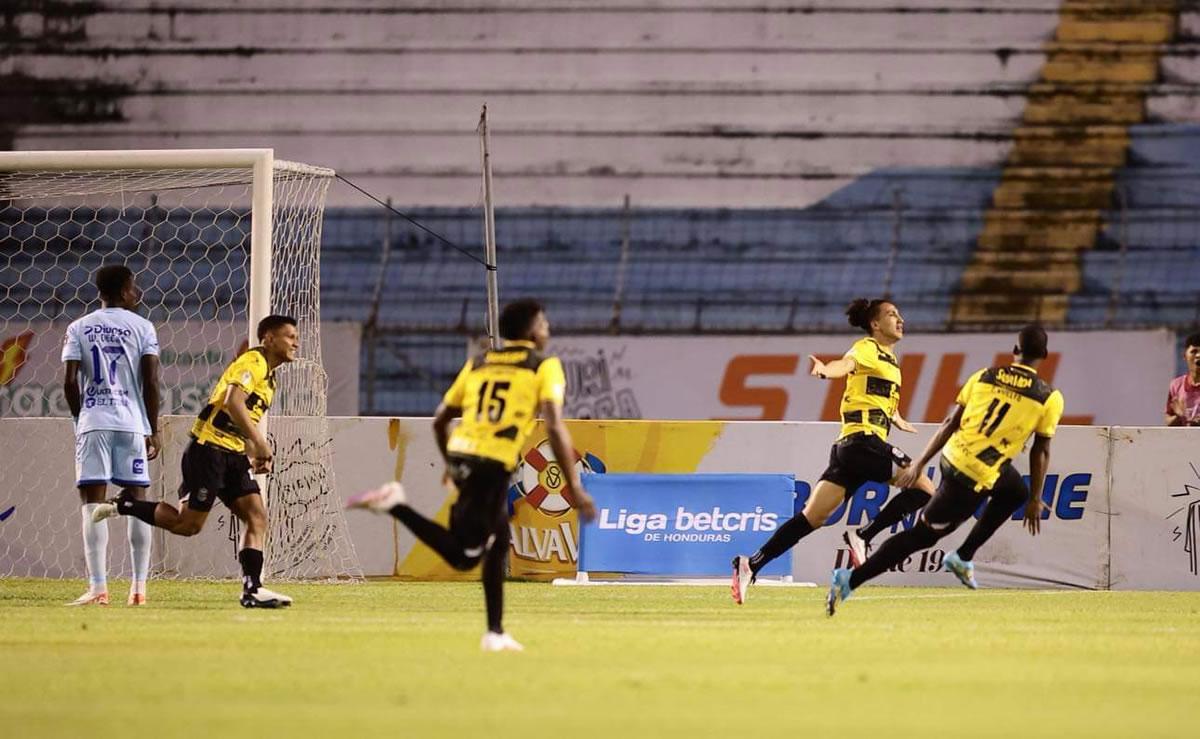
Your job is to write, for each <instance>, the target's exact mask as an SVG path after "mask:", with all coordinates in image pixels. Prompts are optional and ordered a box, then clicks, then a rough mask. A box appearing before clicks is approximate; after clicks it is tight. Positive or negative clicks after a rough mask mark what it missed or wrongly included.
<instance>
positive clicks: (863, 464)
mask: <svg viewBox="0 0 1200 739" xmlns="http://www.w3.org/2000/svg"><path fill="white" fill-rule="evenodd" d="M910 464H912V457H910V456H908V455H907V454H905V453H904V452H902V451H901V450H900V449H899V447H894V446H892V445H891V444H889V443H887V442H886V441H884V440H883V439H880V438H879V437H878V436H875V435H874V434H863V433H859V434H851V435H850V436H847V437H845V438H842V439H838V441H837V443H836V444H834V445H833V448H832V449H830V450H829V467H827V468H826V469H825V471H824V472H822V473H821V479H822V480H828V481H829V482H832V483H833V484H835V485H841V486H842V487H844V488H845V489H846V496H847V497H849V496H851V495H854V491H856V490H858V489H859V487H861V486H862V485H863V483H867V482H884V483H886V482H889V481H890V480H891V479H892V478H893V477H895V476H896V472H897V470H900V469H903V468H905V467H907V466H909V465H910Z"/></svg>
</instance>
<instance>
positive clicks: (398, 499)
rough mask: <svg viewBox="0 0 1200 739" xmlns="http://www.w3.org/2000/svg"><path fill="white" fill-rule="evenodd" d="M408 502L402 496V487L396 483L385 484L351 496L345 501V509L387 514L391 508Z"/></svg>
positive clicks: (405, 497)
mask: <svg viewBox="0 0 1200 739" xmlns="http://www.w3.org/2000/svg"><path fill="white" fill-rule="evenodd" d="M407 500H408V497H407V496H405V495H404V486H403V485H401V484H400V483H398V482H396V481H394V480H393V481H392V482H385V483H384V484H382V485H380V486H379V487H377V488H375V489H374V490H368V491H366V492H365V493H359V494H358V495H354V496H351V497H350V498H349V499H348V500H346V508H347V509H350V508H362V509H364V510H368V511H371V512H373V513H387V512H388V511H390V510H391V509H392V508H393V507H395V506H397V505H400V504H401V503H404V502H405V501H407Z"/></svg>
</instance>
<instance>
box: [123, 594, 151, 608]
mask: <svg viewBox="0 0 1200 739" xmlns="http://www.w3.org/2000/svg"><path fill="white" fill-rule="evenodd" d="M125 605H127V606H144V605H146V594H145V593H135V592H130V593H129V600H127V601H125Z"/></svg>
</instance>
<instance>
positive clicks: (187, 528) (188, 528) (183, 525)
mask: <svg viewBox="0 0 1200 739" xmlns="http://www.w3.org/2000/svg"><path fill="white" fill-rule="evenodd" d="M202 527H203V523H202V522H200V521H189V520H187V519H184V520H182V521H179V522H177V523H176V524H175V526H174V528H172V529H171V533H172V534H178V535H179V536H195V535H196V534H199V533H200V529H201V528H202Z"/></svg>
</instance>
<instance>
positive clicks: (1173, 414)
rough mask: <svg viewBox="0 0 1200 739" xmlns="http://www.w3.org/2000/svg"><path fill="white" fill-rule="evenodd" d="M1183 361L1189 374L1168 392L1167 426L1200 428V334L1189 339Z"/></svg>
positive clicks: (1175, 382) (1175, 383)
mask: <svg viewBox="0 0 1200 739" xmlns="http://www.w3.org/2000/svg"><path fill="white" fill-rule="evenodd" d="M1183 361H1184V364H1186V365H1187V372H1186V373H1184V374H1182V375H1180V376H1179V377H1176V378H1175V379H1174V380H1171V387H1170V389H1169V390H1167V414H1166V419H1167V425H1168V426H1200V333H1196V334H1192V335H1190V336H1188V337H1187V342H1186V343H1185V344H1184V350H1183Z"/></svg>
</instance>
